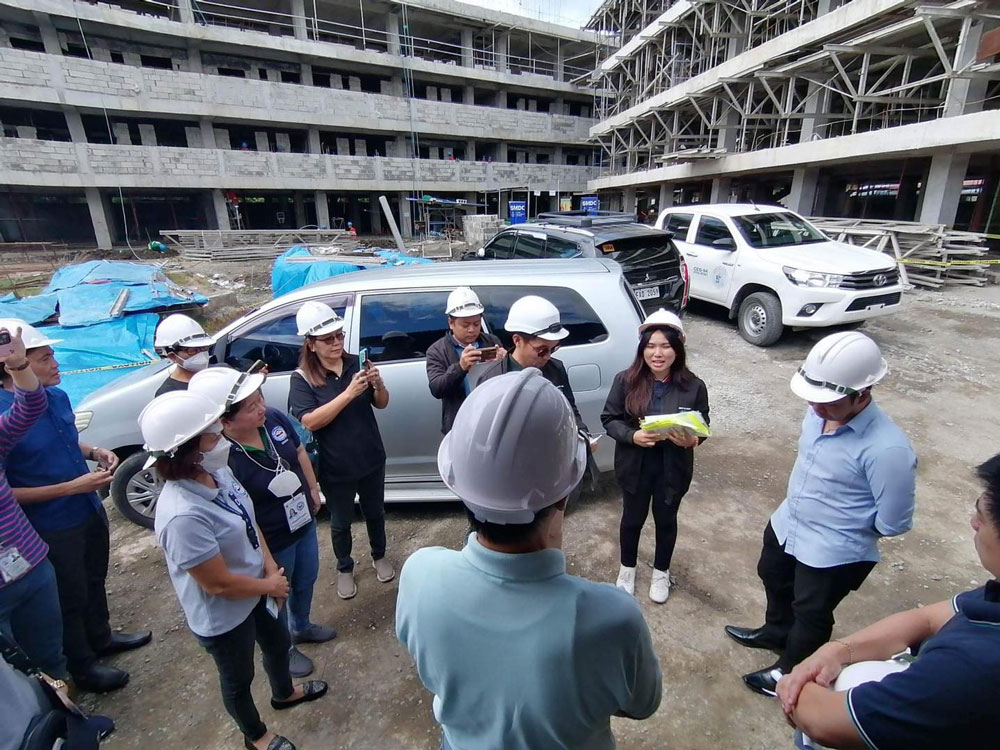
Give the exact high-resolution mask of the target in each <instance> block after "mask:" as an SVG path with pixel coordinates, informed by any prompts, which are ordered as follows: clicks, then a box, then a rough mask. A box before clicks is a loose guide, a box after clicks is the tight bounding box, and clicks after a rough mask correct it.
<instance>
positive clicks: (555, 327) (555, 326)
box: [528, 320, 562, 337]
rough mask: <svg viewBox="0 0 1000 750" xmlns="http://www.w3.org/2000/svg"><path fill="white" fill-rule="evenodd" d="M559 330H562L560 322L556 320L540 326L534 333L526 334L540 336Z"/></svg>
mask: <svg viewBox="0 0 1000 750" xmlns="http://www.w3.org/2000/svg"><path fill="white" fill-rule="evenodd" d="M561 330H562V323H561V322H560V321H558V320H557V321H556V322H555V323H552V324H551V325H547V326H545V328H542V329H541V330H540V331H535V332H534V333H529V334H528V335H529V336H532V337H535V336H541V335H542V334H543V333H559V331H561Z"/></svg>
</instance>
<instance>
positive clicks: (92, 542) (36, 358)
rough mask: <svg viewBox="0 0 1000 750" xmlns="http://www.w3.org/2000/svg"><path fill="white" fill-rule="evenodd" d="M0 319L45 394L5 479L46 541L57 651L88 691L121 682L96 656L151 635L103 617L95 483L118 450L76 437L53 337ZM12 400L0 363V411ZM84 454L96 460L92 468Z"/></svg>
mask: <svg viewBox="0 0 1000 750" xmlns="http://www.w3.org/2000/svg"><path fill="white" fill-rule="evenodd" d="M0 326H2V327H6V328H8V329H10V328H11V327H12V326H13V327H15V328H16V327H20V328H21V337H22V340H23V341H24V347H25V350H26V355H25V357H26V359H27V361H28V363H29V366H30V367H31V369H32V371H33V372H34V373H35V375H36V376H37V377H38V380H39V381H40V382H41V384H42V385H43V386H45V390H46V394H47V396H48V407H47V409H46V411H45V413H44V414H43V415H42V417H41V418H40V419H39V420H38V422H36V423H35V424H34V426H32V427H31V429H30V430H28V431H27V433H25V435H24V436H23V437H22V438H21V439H20V440H18V442H17V444H16V445H15V446H14V447H13V448H12V449H11V451H10V453H9V454H8V455H7V460H6V462H5V470H6V473H7V481H8V482H9V483H10V486H11V489H12V490H13V492H14V497H15V498H16V499H17V502H18V503H20V505H21V507H22V509H23V510H24V513H25V515H26V516H27V517H28V520H29V521H31V525H32V526H34V528H35V531H37V532H38V535H39V536H40V537H41V538H42V539H43V540H44V541H45V543H46V544H48V546H49V562H51V563H52V566H53V568H54V569H55V574H56V583H57V584H58V586H59V604H60V608H61V610H62V618H63V651H64V653H65V655H66V660H67V666H68V669H69V673H70V675H71V676H72V677H73V681H74V682H75V683H76V685H77V687H79V688H81V689H84V690H89V691H92V692H107V691H109V690H116V689H118V688H120V687H123V686H124V685H125V684H126V683H127V682H128V679H129V675H128V672H125V671H122V670H120V669H115V668H113V667H108V666H104V665H101V664H98V663H97V659H98V657H100V656H106V655H110V654H115V653H119V652H122V651H128V650H131V649H134V648H139V647H140V646H144V645H146V644H147V643H149V641H150V639H151V638H152V634H151V633H150V632H149V631H148V630H147V631H144V632H141V633H122V632H114V631H112V629H111V625H110V623H109V617H110V616H109V614H108V598H107V592H106V591H105V579H106V578H107V575H108V555H109V552H110V538H109V534H108V516H107V514H106V513H105V511H104V506H103V505H102V504H101V500H100V498H99V497H98V496H97V490H98V489H100V488H102V487H106V486H107V485H108V484H110V483H111V476H112V474H113V472H114V470H115V468H117V466H118V457H117V456H116V455H115V454H114V453H112V452H111V451H109V450H106V449H104V448H99V447H97V446H94V445H87V444H86V443H82V442H80V436H79V434H78V433H77V431H76V427H74V416H73V407H72V406H71V405H70V402H69V397H68V396H67V395H66V393H65V392H64V391H63V390H61V389H60V388H57V387H56V386H58V385H59V383H60V381H61V376H60V374H59V363H58V362H57V361H56V358H55V353H54V352H53V350H52V345H53V344H56V343H58V341H57V340H56V339H51V338H48V337H47V336H46V335H45V334H44V333H43V332H42V331H39V330H37V329H35V328H34V327H32V326H29V325H28V324H27V323H25V322H24V321H21V320H10V321H0ZM13 400H14V388H13V383H12V381H11V378H10V375H9V373H7V372H6V371H4V372H3V389H2V390H0V411H6V410H7V409H8V408H10V406H11V404H12V403H13ZM88 460H89V461H94V462H96V463H97V467H98V468H97V470H96V471H91V470H90V468H89V467H88V466H87V461H88Z"/></svg>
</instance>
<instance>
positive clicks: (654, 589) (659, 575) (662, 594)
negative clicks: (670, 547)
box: [649, 568, 670, 604]
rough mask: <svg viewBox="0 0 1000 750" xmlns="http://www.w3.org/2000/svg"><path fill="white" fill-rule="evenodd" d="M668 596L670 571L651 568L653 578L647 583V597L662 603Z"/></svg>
mask: <svg viewBox="0 0 1000 750" xmlns="http://www.w3.org/2000/svg"><path fill="white" fill-rule="evenodd" d="M669 596H670V571H669V570H657V569H656V568H653V580H652V581H651V582H650V584H649V598H650V599H652V600H653V601H654V602H656V603H657V604H663V602H665V601H666V600H667V597H669Z"/></svg>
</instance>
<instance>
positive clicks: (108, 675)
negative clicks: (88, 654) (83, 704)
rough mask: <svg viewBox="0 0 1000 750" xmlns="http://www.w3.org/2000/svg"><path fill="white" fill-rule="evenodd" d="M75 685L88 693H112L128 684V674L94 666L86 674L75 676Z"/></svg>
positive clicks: (112, 668)
mask: <svg viewBox="0 0 1000 750" xmlns="http://www.w3.org/2000/svg"><path fill="white" fill-rule="evenodd" d="M73 683H74V684H75V685H76V686H77V687H78V688H79V689H80V690H86V691H87V692H88V693H110V692H111V691H112V690H118V689H120V688H123V687H125V686H126V685H127V684H128V672H125V671H123V670H121V669H115V668H114V667H105V666H102V665H100V664H94V665H93V666H91V667H90V669H88V670H87V671H86V672H80V673H78V674H74V675H73Z"/></svg>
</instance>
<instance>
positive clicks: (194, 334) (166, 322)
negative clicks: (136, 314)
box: [153, 313, 215, 349]
mask: <svg viewBox="0 0 1000 750" xmlns="http://www.w3.org/2000/svg"><path fill="white" fill-rule="evenodd" d="M214 343H215V342H214V341H213V340H212V337H211V336H209V335H208V334H206V333H205V329H204V328H202V327H201V326H200V325H198V321H196V320H194V319H193V318H189V317H188V316H187V315H182V314H181V313H174V314H173V315H168V316H167V317H165V318H164V319H163V320H161V321H160V324H159V325H158V326H156V334H155V335H154V336H153V346H154V347H156V348H157V349H169V348H171V347H174V346H185V347H190V348H192V349H194V348H197V347H201V346H211V345H212V344H214Z"/></svg>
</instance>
